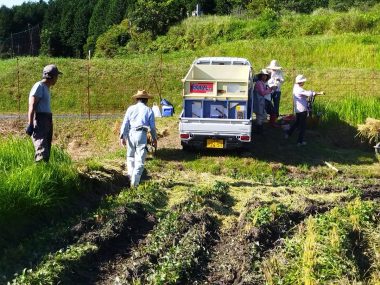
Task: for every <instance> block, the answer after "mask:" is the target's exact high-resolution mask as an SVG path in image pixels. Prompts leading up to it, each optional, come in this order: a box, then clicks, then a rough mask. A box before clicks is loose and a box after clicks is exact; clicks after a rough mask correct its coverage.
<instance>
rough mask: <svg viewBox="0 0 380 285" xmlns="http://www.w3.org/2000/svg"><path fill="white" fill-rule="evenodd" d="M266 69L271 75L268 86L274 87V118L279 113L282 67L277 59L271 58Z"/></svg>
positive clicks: (282, 80) (282, 81)
mask: <svg viewBox="0 0 380 285" xmlns="http://www.w3.org/2000/svg"><path fill="white" fill-rule="evenodd" d="M267 69H268V70H269V71H270V73H271V77H270V79H269V81H268V85H269V87H275V89H274V90H273V92H272V101H273V107H274V112H275V119H274V120H276V119H277V118H278V116H279V115H280V99H281V85H282V84H283V83H284V81H285V80H284V75H283V73H282V67H281V66H280V64H279V63H278V61H277V60H275V59H273V60H272V61H271V62H270V64H269V66H268V67H267Z"/></svg>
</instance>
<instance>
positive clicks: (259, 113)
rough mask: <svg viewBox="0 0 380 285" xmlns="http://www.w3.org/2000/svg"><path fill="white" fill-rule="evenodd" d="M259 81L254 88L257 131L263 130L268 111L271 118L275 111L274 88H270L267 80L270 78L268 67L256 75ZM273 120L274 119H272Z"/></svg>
mask: <svg viewBox="0 0 380 285" xmlns="http://www.w3.org/2000/svg"><path fill="white" fill-rule="evenodd" d="M256 77H257V81H256V83H255V87H254V88H253V90H254V112H255V114H256V129H257V133H259V134H261V133H262V132H263V122H264V119H265V116H266V113H268V114H270V116H271V119H272V116H273V113H274V109H273V105H272V102H271V93H272V91H273V88H269V86H268V84H267V82H268V80H269V78H270V74H269V72H268V71H267V70H266V69H262V70H261V71H260V73H258V74H257V75H256ZM272 121H273V119H272Z"/></svg>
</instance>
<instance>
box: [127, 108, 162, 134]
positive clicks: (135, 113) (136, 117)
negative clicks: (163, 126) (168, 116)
mask: <svg viewBox="0 0 380 285" xmlns="http://www.w3.org/2000/svg"><path fill="white" fill-rule="evenodd" d="M140 127H149V128H150V133H151V135H152V138H153V139H157V134H156V125H155V121H154V114H153V111H152V109H151V108H149V107H148V106H146V105H145V104H144V103H142V102H137V103H136V104H135V105H132V106H130V107H129V108H128V109H127V111H126V112H125V116H124V120H123V123H122V125H121V128H120V137H123V138H126V137H127V136H128V133H129V131H130V130H133V129H137V128H140Z"/></svg>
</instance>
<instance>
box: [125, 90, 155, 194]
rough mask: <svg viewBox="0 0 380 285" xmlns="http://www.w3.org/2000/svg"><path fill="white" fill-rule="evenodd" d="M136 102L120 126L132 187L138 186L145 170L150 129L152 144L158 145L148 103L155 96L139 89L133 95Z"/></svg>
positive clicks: (128, 110)
mask: <svg viewBox="0 0 380 285" xmlns="http://www.w3.org/2000/svg"><path fill="white" fill-rule="evenodd" d="M132 98H134V99H136V101H137V102H136V104H134V105H132V106H130V107H129V108H128V109H127V111H126V113H125V116H124V120H123V123H122V125H121V128H120V143H121V144H122V145H123V146H125V145H127V171H128V176H129V178H130V181H131V187H137V186H138V185H139V183H140V179H141V175H142V173H143V171H144V163H145V158H146V153H147V144H148V136H147V133H148V131H150V133H151V137H152V146H153V147H157V133H156V125H155V121H154V113H153V111H152V109H151V108H149V107H148V106H147V105H146V104H147V102H148V99H151V98H153V96H151V95H149V94H148V92H146V91H145V90H138V91H137V93H136V94H134V95H133V96H132Z"/></svg>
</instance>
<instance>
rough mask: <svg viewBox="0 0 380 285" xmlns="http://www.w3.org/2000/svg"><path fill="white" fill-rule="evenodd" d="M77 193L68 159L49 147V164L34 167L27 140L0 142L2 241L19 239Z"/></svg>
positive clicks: (29, 144) (32, 150) (0, 222)
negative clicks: (50, 153)
mask: <svg viewBox="0 0 380 285" xmlns="http://www.w3.org/2000/svg"><path fill="white" fill-rule="evenodd" d="M78 189H79V180H78V175H77V172H76V170H75V168H74V166H73V164H72V162H71V159H70V158H69V156H68V155H67V154H66V153H64V152H63V151H62V150H60V149H57V148H55V147H53V149H52V155H51V160H50V162H49V163H38V164H37V163H35V162H34V149H33V146H32V144H31V142H30V140H25V139H15V138H13V139H12V138H1V139H0V226H1V228H2V229H3V230H2V236H1V237H0V243H2V242H3V241H4V240H8V241H9V240H10V239H13V238H14V237H15V236H18V235H21V236H22V235H23V234H25V232H28V230H30V229H31V227H32V223H33V222H35V221H36V220H38V219H42V218H43V217H45V218H46V217H47V216H50V217H54V216H55V215H57V214H59V212H60V210H61V209H63V208H64V206H65V203H67V201H68V199H69V197H70V196H72V195H73V194H75V192H77V191H78Z"/></svg>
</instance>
